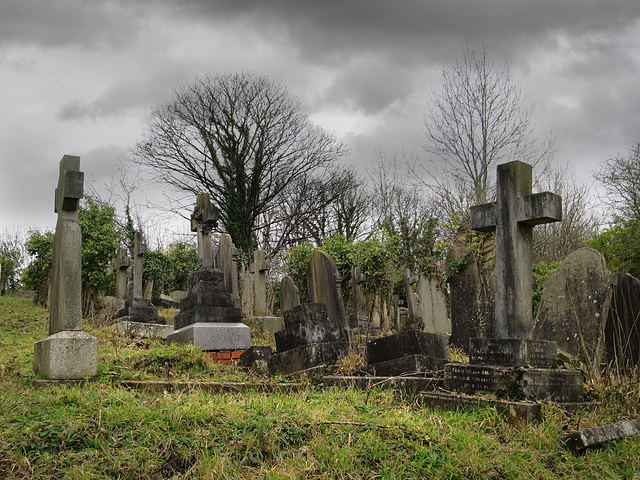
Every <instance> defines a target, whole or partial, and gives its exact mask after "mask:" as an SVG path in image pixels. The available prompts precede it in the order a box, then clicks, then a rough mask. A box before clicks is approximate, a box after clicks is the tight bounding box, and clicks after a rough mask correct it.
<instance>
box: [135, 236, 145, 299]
mask: <svg viewBox="0 0 640 480" xmlns="http://www.w3.org/2000/svg"><path fill="white" fill-rule="evenodd" d="M145 253H147V244H146V243H144V237H143V236H142V232H135V234H134V235H133V298H134V300H142V299H143V298H144V295H143V291H142V257H144V254H145Z"/></svg>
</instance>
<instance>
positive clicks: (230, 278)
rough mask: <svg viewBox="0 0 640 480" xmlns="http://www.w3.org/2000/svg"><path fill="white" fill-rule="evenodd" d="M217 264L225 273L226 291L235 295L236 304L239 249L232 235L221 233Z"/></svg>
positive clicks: (237, 297) (235, 301) (237, 296)
mask: <svg viewBox="0 0 640 480" xmlns="http://www.w3.org/2000/svg"><path fill="white" fill-rule="evenodd" d="M216 258H217V260H216V265H217V267H218V268H219V269H220V270H222V274H223V275H224V289H225V292H227V293H230V294H231V295H233V300H234V304H235V303H237V300H238V299H239V294H238V249H237V248H236V246H235V245H234V244H233V241H232V240H231V235H229V234H227V233H223V234H222V235H220V243H219V245H218V253H217V255H216Z"/></svg>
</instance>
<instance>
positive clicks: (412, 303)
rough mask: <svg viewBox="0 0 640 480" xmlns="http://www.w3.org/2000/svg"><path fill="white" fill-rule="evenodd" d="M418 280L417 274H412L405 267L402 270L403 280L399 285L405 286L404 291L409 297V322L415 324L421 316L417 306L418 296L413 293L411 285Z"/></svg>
mask: <svg viewBox="0 0 640 480" xmlns="http://www.w3.org/2000/svg"><path fill="white" fill-rule="evenodd" d="M417 281H418V277H417V276H411V271H410V270H409V269H408V268H405V269H404V271H403V272H402V280H400V281H399V282H398V284H397V285H398V287H401V288H404V293H405V295H406V297H407V309H408V310H409V323H410V324H412V325H415V324H416V323H417V322H418V319H419V318H420V315H419V314H418V307H417V306H416V297H415V295H414V293H413V288H412V287H411V285H413V284H414V283H416V282H417Z"/></svg>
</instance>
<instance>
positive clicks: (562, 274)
mask: <svg viewBox="0 0 640 480" xmlns="http://www.w3.org/2000/svg"><path fill="white" fill-rule="evenodd" d="M614 282H615V276H614V275H613V274H612V273H611V272H610V271H609V270H608V269H607V266H606V262H605V260H604V257H603V256H602V254H601V253H600V252H598V251H597V250H595V249H593V248H581V249H578V250H576V251H574V252H572V253H570V254H569V255H568V256H567V257H566V258H565V259H564V261H563V262H562V265H561V266H560V268H558V270H556V271H555V272H554V273H552V274H551V275H550V276H549V278H548V279H547V280H546V282H545V283H544V288H543V291H542V300H541V301H540V307H539V309H538V316H537V318H536V323H535V328H534V330H533V335H534V338H537V339H540V340H550V341H554V342H555V343H556V344H557V345H558V350H559V351H560V352H561V353H562V354H564V355H566V356H568V357H570V358H573V359H576V360H578V361H580V362H582V363H583V364H584V366H585V370H586V371H588V372H589V373H596V372H599V371H600V366H601V364H602V363H603V361H604V355H605V325H606V321H607V316H608V313H609V310H610V307H611V293H612V285H613V284H614Z"/></svg>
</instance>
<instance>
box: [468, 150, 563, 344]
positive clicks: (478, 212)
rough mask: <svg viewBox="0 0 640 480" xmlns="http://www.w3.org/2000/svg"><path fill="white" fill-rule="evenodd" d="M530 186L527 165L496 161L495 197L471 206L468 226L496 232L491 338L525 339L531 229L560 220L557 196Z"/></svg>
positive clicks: (530, 316) (528, 314)
mask: <svg viewBox="0 0 640 480" xmlns="http://www.w3.org/2000/svg"><path fill="white" fill-rule="evenodd" d="M531 185H532V180H531V165H529V164H527V163H523V162H517V161H516V162H509V163H505V164H502V165H498V174H497V190H498V191H497V201H496V202H494V203H487V204H484V205H478V206H475V207H471V228H472V229H474V230H477V231H480V232H491V231H494V230H495V232H496V300H495V332H494V333H495V336H496V338H516V339H524V340H529V339H531V336H532V331H533V310H532V298H531V292H532V288H533V287H532V273H531V262H532V261H531V250H532V243H533V227H534V226H535V225H540V224H543V223H551V222H558V221H560V220H562V198H561V197H560V196H559V195H556V194H554V193H550V192H543V193H536V194H533V195H532V194H531Z"/></svg>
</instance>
